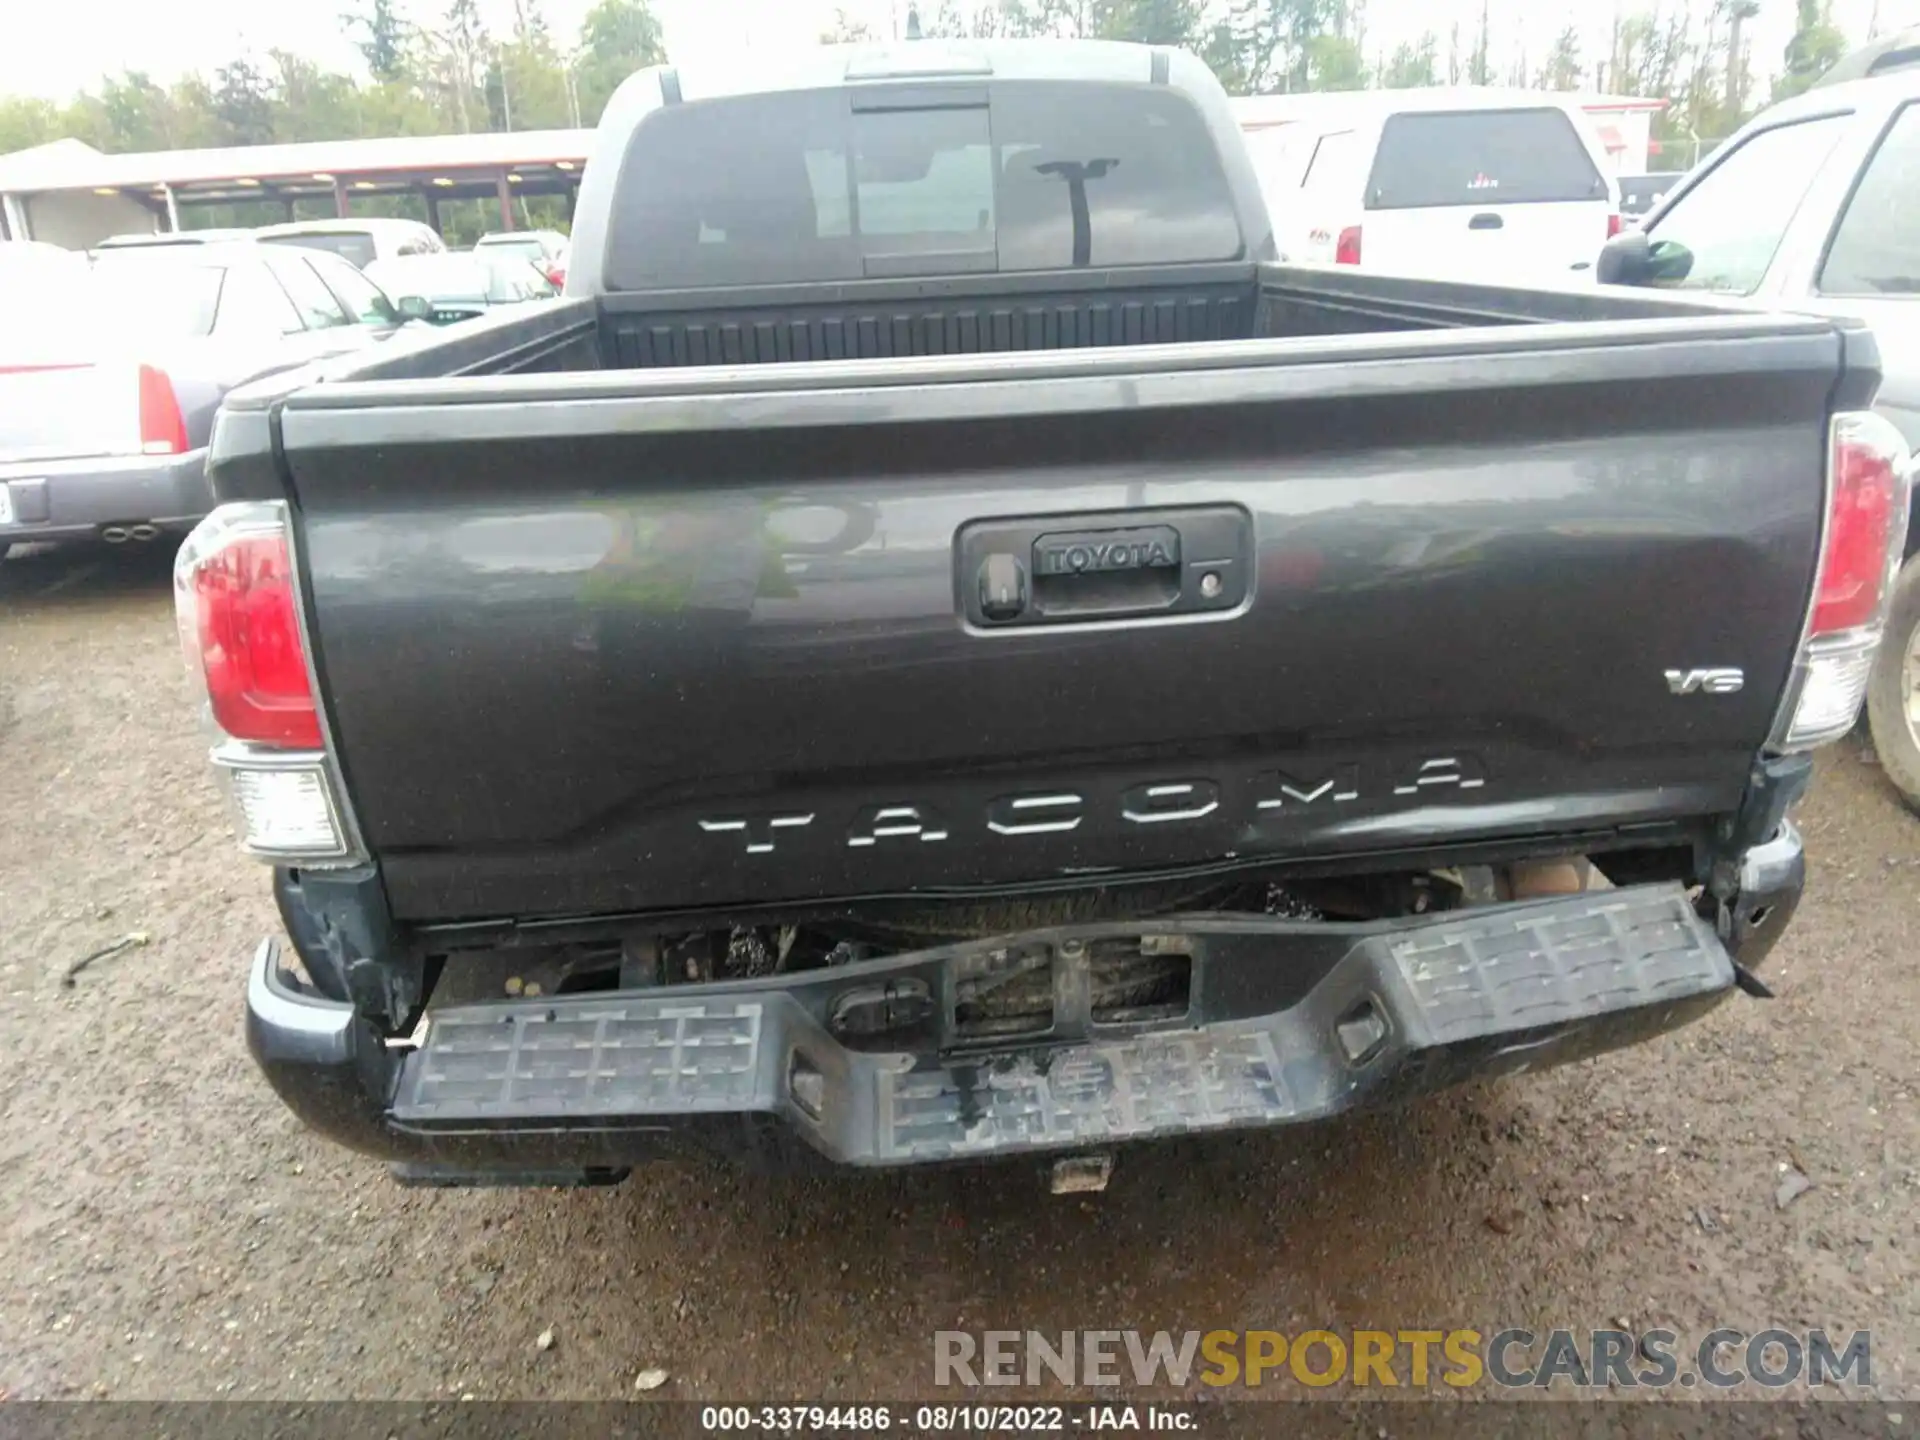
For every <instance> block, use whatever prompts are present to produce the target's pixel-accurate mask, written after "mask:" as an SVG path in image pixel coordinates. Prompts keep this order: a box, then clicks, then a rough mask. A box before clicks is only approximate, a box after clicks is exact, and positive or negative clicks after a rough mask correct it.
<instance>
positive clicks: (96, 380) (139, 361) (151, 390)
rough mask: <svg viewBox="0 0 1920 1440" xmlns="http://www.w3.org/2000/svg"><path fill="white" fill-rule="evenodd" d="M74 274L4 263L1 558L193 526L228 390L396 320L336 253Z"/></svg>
mask: <svg viewBox="0 0 1920 1440" xmlns="http://www.w3.org/2000/svg"><path fill="white" fill-rule="evenodd" d="M5 248H11V247H5ZM74 262H75V263H73V264H72V265H61V264H54V263H49V262H48V261H46V260H45V258H44V257H41V258H40V259H38V260H36V261H34V262H33V263H21V262H20V261H17V260H13V259H11V258H10V257H8V256H6V255H0V556H3V555H5V553H6V552H7V550H8V549H9V548H10V547H11V546H13V545H16V544H21V543H24V542H29V541H48V540H79V539H90V538H98V539H104V540H107V541H109V542H114V543H119V542H124V541H128V540H134V541H145V540H153V539H157V538H158V537H159V536H161V535H163V534H166V533H168V532H183V531H185V530H187V529H189V528H190V527H191V526H192V525H193V524H194V522H195V521H196V520H198V519H199V518H200V517H201V516H202V515H205V514H206V513H207V511H208V510H209V509H210V508H211V498H210V496H209V493H208V490H207V483H206V460H207V440H208V436H209V433H210V432H211V430H212V428H213V417H214V412H215V411H216V410H218V409H219V406H220V400H221V397H222V396H224V395H225V394H226V393H227V391H228V390H230V389H232V388H233V387H234V386H236V385H239V384H241V383H243V382H245V381H247V380H251V379H254V378H256V377H258V376H261V375H266V374H270V373H272V372H273V371H276V370H284V369H289V368H291V367H294V366H298V365H304V364H306V363H308V362H309V361H312V360H316V359H319V358H322V357H324V356H328V355H336V354H341V353H343V352H346V351H349V350H353V349H357V348H359V347H360V346H363V345H366V344H369V343H371V342H373V341H375V340H378V339H382V338H384V337H385V336H387V335H390V334H392V333H393V332H394V331H395V330H396V329H397V328H398V327H399V326H400V325H401V324H403V323H404V322H403V320H402V318H401V316H400V314H399V312H398V311H397V309H396V308H395V307H394V305H393V303H392V301H390V300H389V299H388V298H387V296H386V295H385V294H384V293H383V292H382V291H381V290H380V288H379V287H378V286H377V285H375V284H374V283H373V282H372V281H370V280H368V279H367V278H366V276H364V275H362V274H361V273H360V272H359V271H358V270H356V269H355V268H354V267H353V266H352V265H349V264H348V263H347V262H346V261H344V260H340V259H338V258H336V257H334V256H332V255H326V254H316V253H312V252H308V251H301V250H274V249H271V248H268V247H263V246H257V245H251V244H247V245H194V246H181V247H160V248H153V247H145V246H142V247H135V248H130V249H126V250H117V251H102V252H100V254H99V255H98V256H97V257H96V259H95V261H94V263H93V265H92V266H91V267H89V266H88V265H87V264H86V261H85V260H84V258H83V257H79V256H75V257H74Z"/></svg>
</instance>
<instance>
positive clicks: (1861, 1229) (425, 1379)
mask: <svg viewBox="0 0 1920 1440" xmlns="http://www.w3.org/2000/svg"><path fill="white" fill-rule="evenodd" d="M0 777H3V780H0V793H4V797H5V799H4V811H0V815H3V816H4V818H3V819H0V898H3V900H4V905H3V907H0V996H3V997H4V998H3V999H0V1115H4V1117H5V1123H4V1127H0V1216H4V1220H0V1225H4V1234H5V1237H6V1239H5V1247H4V1252H0V1261H4V1263H3V1264H0V1386H3V1387H5V1390H6V1391H8V1392H11V1394H12V1395H13V1396H15V1397H20V1398H27V1397H59V1396H86V1395H96V1394H98V1395H112V1396H116V1397H214V1396H234V1397H242V1396H272V1397H286V1398H295V1397H344V1396H357V1397H404V1398H446V1397H448V1396H450V1395H453V1396H457V1395H465V1394H473V1395H476V1396H480V1397H559V1396H565V1397H581V1398H616V1397H621V1396H624V1395H627V1394H629V1393H630V1392H631V1387H632V1385H633V1381H634V1377H635V1374H636V1372H637V1371H639V1370H641V1369H643V1368H646V1367H660V1368H663V1369H665V1370H667V1371H668V1372H669V1373H670V1375H671V1377H672V1378H671V1379H670V1380H669V1382H668V1384H667V1386H666V1387H665V1388H664V1389H663V1390H662V1391H661V1392H660V1393H662V1394H664V1395H677V1396H680V1397H695V1396H697V1397H709V1398H715V1397H717V1398H726V1399H740V1398H749V1397H750V1398H799V1397H804V1398H810V1399H818V1398H822V1397H838V1398H859V1397H876V1398H877V1397H900V1398H909V1397H913V1396H920V1397H922V1398H924V1397H925V1396H926V1395H927V1394H928V1393H930V1380H931V1359H932V1341H931V1335H932V1332H934V1331H935V1330H938V1329H942V1328H965V1329H973V1330H979V1329H982V1328H987V1327H1007V1328H1023V1329H1025V1328H1038V1329H1043V1330H1049V1331H1054V1330H1062V1329H1085V1328H1093V1327H1115V1328H1118V1327H1136V1326H1138V1327H1146V1328H1149V1329H1160V1328H1166V1329H1171V1330H1184V1329H1189V1328H1199V1329H1209V1328H1252V1327H1271V1328H1276V1329H1281V1330H1294V1331H1297V1330H1299V1329H1302V1328H1306V1327H1307V1326H1309V1325H1310V1324H1318V1325H1323V1326H1327V1327H1329V1328H1333V1329H1336V1330H1338V1329H1343V1328H1347V1327H1355V1328H1361V1327H1376V1326H1377V1327H1381V1328H1411V1327H1426V1328H1434V1329H1440V1328H1446V1327H1450V1326H1455V1325H1471V1326H1475V1327H1478V1328H1481V1329H1489V1328H1499V1327H1501V1326H1503V1325H1507V1324H1513V1325H1523V1326H1532V1327H1536V1328H1541V1329H1545V1328H1550V1327H1552V1326H1556V1325H1570V1326H1576V1327H1589V1326H1598V1325H1606V1324H1609V1323H1611V1322H1613V1321H1615V1320H1622V1321H1628V1322H1631V1323H1633V1324H1634V1325H1636V1326H1640V1325H1647V1324H1651V1323H1656V1322H1658V1323H1664V1324H1666V1325H1668V1326H1669V1327H1671V1328H1673V1329H1676V1330H1678V1331H1680V1332H1682V1333H1683V1334H1688V1335H1692V1336H1696V1337H1697V1336H1698V1335H1700V1334H1703V1333H1704V1332H1705V1331H1707V1330H1709V1329H1711V1328H1713V1327H1714V1326H1716V1325H1727V1326H1734V1327H1739V1328H1743V1329H1746V1330H1748V1331H1757V1330H1760V1329H1763V1328H1766V1327H1767V1326H1769V1325H1779V1326H1783V1327H1786V1328H1790V1329H1801V1328H1806V1327H1813V1326H1825V1327H1828V1328H1829V1329H1832V1330H1835V1331H1840V1332H1849V1331H1851V1330H1853V1329H1855V1328H1862V1327H1864V1328H1870V1329H1871V1330H1872V1331H1873V1335H1874V1380H1875V1382H1876V1388H1877V1390H1878V1391H1879V1392H1880V1393H1881V1394H1882V1395H1886V1396H1915V1395H1920V1285H1917V1284H1916V1281H1917V1280H1920V1106H1916V1101H1915V1090H1916V1087H1920V1064H1916V1062H1915V1059H1914V1055H1915V1042H1916V1039H1920V965H1916V961H1917V960H1920V821H1916V820H1914V819H1913V818H1912V817H1910V816H1908V815H1907V814H1906V813H1905V812H1903V811H1901V810H1900V809H1899V808H1898V806H1897V805H1896V804H1895V802H1894V801H1893V800H1892V798H1891V797H1890V793H1889V791H1888V789H1887V787H1886V786H1885V784H1884V783H1883V781H1882V779H1881V777H1880V774H1879V772H1878V771H1877V769H1875V768H1874V767H1873V764H1872V762H1871V758H1870V756H1869V755H1868V754H1867V752H1866V749H1865V747H1864V745H1863V744H1862V743H1861V742H1860V741H1858V740H1854V741H1851V742H1848V743H1847V744H1845V745H1843V746H1841V747H1839V748H1838V749H1837V750H1836V751H1835V752H1833V753H1831V754H1830V755H1829V756H1827V757H1826V759H1825V760H1824V761H1823V766H1822V770H1821V774H1820V778H1819V782H1818V784H1817V786H1816V788H1815V792H1814V794H1813V795H1812V797H1811V799H1810V800H1809V801H1808V803H1807V804H1806V805H1805V806H1804V807H1803V811H1802V814H1801V816H1800V821H1801V824H1802V826H1803V828H1804V830H1805V832H1806V834H1807V837H1808V841H1809V845H1810V849H1811V852H1812V856H1813V862H1814V867H1815V878H1814V880H1813V884H1812V889H1811V894H1810V896H1809V898H1808V901H1807V903H1806V905H1805V906H1804V907H1803V909H1802V911H1801V914H1800V918H1799V919H1798V920H1797V921H1796V923H1795V927H1794V930H1793V933H1792V935H1791V938H1790V939H1789V940H1788V941H1786V942H1785V943H1784V945H1783V947H1782V949H1781V950H1780V951H1779V952H1777V953H1776V955H1775V957H1774V958H1773V960H1772V961H1771V963H1770V965H1769V967H1768V970H1767V978H1768V980H1769V981H1770V982H1771V983H1772V984H1773V985H1774V986H1775V987H1776V988H1777V989H1778V990H1779V991H1780V998H1779V999H1778V1000H1776V1001H1773V1002H1772V1003H1765V1004H1763V1003H1758V1002H1754V1001H1749V1000H1745V999H1740V998H1736V999H1735V1000H1734V1001H1732V1002H1730V1003H1728V1004H1727V1005H1725V1006H1723V1007H1722V1008H1721V1009H1720V1010H1719V1011H1717V1012H1716V1013H1715V1014H1714V1015H1713V1016H1711V1017H1710V1018H1709V1019H1707V1020H1706V1021H1705V1022H1703V1023H1701V1024H1699V1025H1697V1026H1695V1027H1693V1028H1691V1029H1688V1030H1685V1031H1682V1032H1680V1033H1679V1034H1677V1035H1674V1036H1672V1037H1669V1038H1668V1039H1666V1040H1665V1041H1663V1042H1659V1043H1656V1044H1654V1045H1651V1046H1646V1047H1642V1048H1640V1049H1637V1050H1634V1051H1631V1052H1627V1053H1623V1054H1620V1055H1616V1056H1613V1057H1610V1058H1607V1059H1605V1060H1602V1061H1599V1062H1596V1063H1593V1064H1589V1065H1585V1066H1581V1067H1576V1068H1572V1069H1565V1070H1560V1071H1557V1072H1553V1073H1551V1074H1548V1075H1543V1076H1534V1077H1528V1078H1524V1079H1519V1080H1515V1081H1511V1082H1505V1083H1501V1084H1498V1085H1494V1086H1489V1087H1483V1088H1479V1089H1474V1090H1469V1091H1466V1092H1463V1093H1458V1094H1455V1095H1451V1096H1448V1097H1444V1098H1442V1099H1440V1100H1437V1101H1434V1102H1430V1103H1428V1104H1426V1105H1424V1106H1423V1107H1421V1108H1419V1109H1417V1110H1415V1111H1412V1112H1410V1113H1403V1114H1400V1115H1397V1116H1388V1117H1382V1118H1372V1119H1367V1120H1364V1121H1360V1122H1354V1123H1339V1124H1333V1125H1327V1126H1322V1127H1317V1128H1314V1129H1311V1130H1306V1131H1300V1132H1294V1133H1286V1134H1274V1135H1262V1136H1257V1137H1253V1138H1249V1139H1244V1140H1237V1141H1230V1142H1224V1143H1210V1144H1206V1145H1194V1146H1188V1147H1179V1148H1175V1149H1171V1150H1162V1151H1158V1152H1153V1153H1149V1154H1146V1155H1142V1156H1128V1157H1126V1158H1125V1159H1123V1161H1122V1164H1121V1167H1120V1169H1119V1170H1118V1171H1117V1172H1116V1175H1115V1179H1114V1182H1113V1185H1112V1188H1111V1189H1110V1190H1108V1191H1107V1193H1105V1194H1104V1195H1100V1196H1096V1197H1092V1198H1090V1199H1086V1200H1079V1199H1073V1200H1057V1199H1052V1198H1050V1197H1048V1196H1047V1195H1046V1194H1045V1192H1044V1189H1043V1187H1042V1185H1041V1183H1040V1180H1039V1178H1038V1176H1037V1174H1036V1173H1035V1172H1033V1171H1031V1170H1029V1169H1026V1168H1014V1169H999V1170H987V1171H969V1172H962V1173H941V1174H935V1175H918V1176H907V1177H880V1178H852V1179H846V1180H834V1181H825V1182H805V1183H802V1182H795V1181H787V1180H779V1179H770V1178H761V1177H753V1176H745V1177H743V1176H741V1175H737V1174H734V1173H731V1172H727V1171H722V1170H719V1169H708V1168H701V1167H696V1166H685V1167H675V1168H665V1169H658V1170H654V1171H652V1172H649V1173H644V1174H642V1175H639V1176H638V1177H636V1178H635V1179H634V1180H633V1181H632V1182H630V1183H629V1184H627V1185H625V1186H623V1187H621V1188H618V1189H613V1190H606V1191H587V1192H565V1193H561V1192H546V1191H533V1192H453V1193H440V1192H410V1191H404V1190H401V1189H398V1188H396V1187H395V1186H394V1185H392V1184H391V1183H390V1182H389V1181H388V1179H387V1178H386V1175H385V1174H384V1172H383V1171H382V1170H381V1169H380V1167H379V1166H377V1165H375V1164H373V1163H370V1162H365V1161H362V1160H359V1159H356V1158H354V1157H352V1156H349V1155H346V1154H344V1153H341V1152H338V1151H336V1150H333V1149H331V1148H328V1147H326V1146H324V1145H322V1144H320V1143H318V1142H317V1141H315V1140H312V1139H310V1138H309V1137H308V1136H307V1135H306V1134H305V1133H304V1132H303V1131H302V1130H300V1129H299V1128H298V1127H297V1126H296V1125H295V1124H294V1122H293V1121H292V1120H291V1119H290V1118H289V1117H288V1116H287V1115H286V1114H284V1113H283V1111H282V1110H281V1108H280V1106H279V1103H278V1102H277V1101H276V1100H275V1099H274V1097H273V1096H272V1094H271V1093H270V1092H269V1091H268V1090H267V1088H266V1086H265V1085H264V1084H263V1083H262V1082H261V1081H260V1080H259V1079H258V1078H257V1077H256V1075H255V1073H254V1071H253V1068H252V1064H251V1062H250V1060H249V1059H248V1057H247V1055H246V1052H245V1048H244V1045H243V1042H242V1038H241V1024H240V1021H241V989H242V975H243V966H244V963H245V960H246V957H247V955H248V954H249V952H250V950H251V947H252V943H253V941H254V940H255V939H256V937H258V936H259V935H260V934H262V933H264V932H266V931H268V930H269V929H271V928H272V927H273V926H274V924H275V920H274V916H273V912H272V909H271V907H270V905H269V903H268V897H267V889H266V883H265V876H264V874H263V872H261V871H260V870H259V869H258V868H257V867H256V866H254V865H253V864H252V863H250V862H248V861H245V860H243V859H241V858H240V857H238V856H237V855H236V853H235V852H234V849H233V846H232V843H231V838H230V833H229V831H228V830H227V828H226V817H225V814H224V811H223V809H222V807H221V805H220V803H219V801H218V799H217V797H216V794H215V792H214V789H213V786H212V783H211V781H210V780H209V778H208V776H207V775H206V774H205V773H204V770H203V765H202V748H201V740H200V736H199V733H198V731H197V729H196V727H195V724H194V722H193V719H192V716H191V713H190V709H189V703H188V696H187V691H186V682H185V678H184V675H183V671H182V667H181V664H180V660H179V656H178V652H177V648H176V645H175V641H174V637H173V629H172V616H171V605H170V597H169V594H168V589H167V578H166V558H165V557H164V556H161V555H158V554H156V553H152V552H149V553H146V554H144V555H140V554H123V553H114V552H97V553H96V552H79V551H69V552H64V553H62V552H40V553H30V554H27V555H24V556H16V557H15V558H14V559H12V560H9V561H7V562H6V563H5V564H4V565H0ZM131 931H140V932H144V933H145V934H146V935H147V936H149V937H150V943H148V944H147V945H145V946H144V947H143V948H137V949H132V950H129V951H128V952H127V953H125V954H123V955H121V956H119V957H117V958H114V959H111V960H107V961H103V962H101V963H99V964H97V965H95V966H93V967H92V968H90V969H88V970H86V971H85V972H84V973H82V974H80V975H79V976H78V977H76V979H75V981H74V983H73V984H72V985H71V986H67V985H64V984H63V983H62V977H63V974H64V972H65V970H66V967H67V966H68V965H69V964H71V962H73V961H74V960H75V959H77V958H78V957H80V956H83V955H85V954H87V953H88V952H89V951H92V950H94V949H95V948H96V947H98V946H100V945H102V944H104V943H106V942H109V941H112V940H114V939H116V938H118V937H120V936H122V935H124V934H126V933H128V932H131ZM1790 1165H1796V1166H1799V1167H1802V1168H1804V1171H1805V1173H1806V1175H1807V1176H1808V1177H1809V1178H1810V1179H1811V1180H1812V1181H1813V1187H1812V1188H1811V1189H1810V1190H1808V1191H1807V1192H1806V1193H1804V1194H1803V1195H1800V1196H1799V1197H1798V1198H1796V1199H1793V1200H1792V1201H1790V1202H1789V1203H1788V1204H1786V1205H1785V1206H1784V1207H1783V1206H1781V1205H1779V1204H1778V1203H1777V1191H1778V1188H1779V1186H1780V1184H1781V1181H1782V1177H1783V1167H1786V1166H1790ZM549 1328H550V1329H551V1330H552V1331H553V1334H554V1343H553V1344H552V1345H551V1347H550V1348H546V1349H541V1348H540V1347H539V1346H537V1344H536V1336H538V1335H539V1334H540V1332H541V1331H542V1330H545V1329H549ZM1383 1433H1384V1432H1383Z"/></svg>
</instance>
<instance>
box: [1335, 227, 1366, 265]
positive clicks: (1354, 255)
mask: <svg viewBox="0 0 1920 1440" xmlns="http://www.w3.org/2000/svg"><path fill="white" fill-rule="evenodd" d="M1333 263H1334V264H1336V265H1358V264H1359V263H1360V227H1359V226H1358V225H1349V226H1347V228H1346V229H1344V230H1342V231H1341V232H1340V238H1339V239H1338V240H1336V241H1335V242H1334V245H1333Z"/></svg>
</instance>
